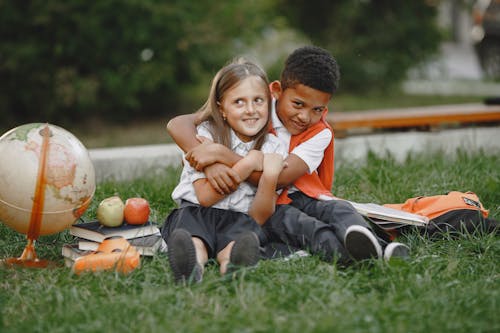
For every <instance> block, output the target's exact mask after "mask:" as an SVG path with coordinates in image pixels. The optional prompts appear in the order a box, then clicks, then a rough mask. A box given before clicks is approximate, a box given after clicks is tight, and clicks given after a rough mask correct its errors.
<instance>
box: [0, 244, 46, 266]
mask: <svg viewBox="0 0 500 333" xmlns="http://www.w3.org/2000/svg"><path fill="white" fill-rule="evenodd" d="M0 263H1V264H2V265H3V266H8V267H26V268H47V267H49V266H55V264H54V263H52V262H51V261H48V260H43V259H38V257H37V256H36V252H35V241H34V240H32V239H28V243H27V244H26V247H25V248H24V251H23V253H22V254H21V256H20V257H19V258H14V257H13V258H6V259H3V260H1V261H0Z"/></svg>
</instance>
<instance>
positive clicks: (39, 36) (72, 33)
mask: <svg viewBox="0 0 500 333" xmlns="http://www.w3.org/2000/svg"><path fill="white" fill-rule="evenodd" d="M272 4H273V2H272V0H271V1H270V0H267V1H266V0H249V1H238V0H233V1H215V2H214V1H206V2H204V1H184V0H170V1H164V0H99V1H87V0H71V1H66V0H32V1H8V0H0V122H1V123H2V127H5V128H8V127H10V126H12V125H15V124H19V123H20V122H31V121H49V122H56V123H60V124H68V123H72V122H75V121H81V120H88V119H92V118H104V119H107V120H111V119H113V120H130V119H134V118H136V117H148V116H159V115H166V114H169V113H171V114H173V113H176V107H177V103H178V101H179V95H180V93H181V91H182V89H183V88H184V87H186V86H188V85H189V84H191V83H193V82H196V81H197V79H199V78H200V75H202V74H203V73H207V72H210V73H213V72H214V71H215V70H216V69H217V68H218V67H220V66H221V65H222V64H223V63H224V62H225V61H227V60H228V59H229V58H230V57H231V56H233V55H234V52H235V45H241V44H247V43H249V42H250V41H251V40H252V38H253V37H255V36H256V35H257V36H259V32H260V31H261V30H262V29H263V28H264V27H265V26H266V25H268V24H269V23H270V18H272V11H271V7H270V6H272ZM207 86H208V83H207Z"/></svg>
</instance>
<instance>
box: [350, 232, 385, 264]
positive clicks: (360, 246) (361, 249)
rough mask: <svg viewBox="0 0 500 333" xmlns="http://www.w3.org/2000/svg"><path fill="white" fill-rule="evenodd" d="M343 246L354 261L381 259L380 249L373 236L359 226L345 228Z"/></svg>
mask: <svg viewBox="0 0 500 333" xmlns="http://www.w3.org/2000/svg"><path fill="white" fill-rule="evenodd" d="M344 245H345V247H346V249H347V252H349V254H350V255H351V257H353V258H354V259H355V260H363V259H369V258H380V257H382V247H381V246H380V244H379V243H378V241H377V238H375V235H374V234H373V233H372V232H371V231H370V230H369V229H368V228H366V227H363V226H360V225H352V226H350V227H349V228H347V231H346V234H345V238H344Z"/></svg>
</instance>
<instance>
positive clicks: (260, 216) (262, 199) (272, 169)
mask: <svg viewBox="0 0 500 333" xmlns="http://www.w3.org/2000/svg"><path fill="white" fill-rule="evenodd" d="M283 165H284V162H283V156H282V155H280V154H277V153H271V154H264V161H263V171H262V175H261V177H260V180H259V185H258V187H257V193H256V194H255V198H254V200H253V202H252V206H251V207H250V209H249V211H248V214H249V215H250V216H251V217H253V219H254V220H255V221H257V223H258V224H260V225H263V224H264V223H265V222H266V221H267V219H268V218H269V217H270V216H271V215H272V214H273V213H274V211H275V209H276V199H277V197H278V195H277V194H276V185H277V183H278V176H279V174H280V172H281V170H282V169H283Z"/></svg>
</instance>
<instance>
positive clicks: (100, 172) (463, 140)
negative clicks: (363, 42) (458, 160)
mask: <svg viewBox="0 0 500 333" xmlns="http://www.w3.org/2000/svg"><path fill="white" fill-rule="evenodd" d="M458 148H463V149H465V150H470V151H472V150H477V149H483V150H484V151H486V152H487V153H491V154H499V153H500V127H474V128H460V129H448V130H441V131H437V132H415V131H412V132H398V133H382V134H369V135H359V136H351V137H347V138H342V139H336V140H335V164H336V165H337V166H338V165H340V164H341V163H343V162H360V163H364V161H365V159H366V156H367V153H368V151H369V150H371V151H373V152H374V153H375V154H377V155H378V156H384V155H386V154H387V153H390V154H391V155H393V156H394V158H396V159H397V160H398V161H403V160H404V159H405V158H406V156H407V155H408V154H409V153H420V152H428V151H439V152H442V153H444V154H454V153H455V152H456V151H457V149H458ZM89 154H90V158H91V159H92V162H93V163H94V167H95V171H96V180H97V182H98V183H100V182H103V181H107V180H114V181H128V180H133V179H135V178H139V177H143V176H151V175H155V174H160V173H162V172H163V171H164V170H165V168H167V167H179V166H180V165H181V161H182V151H181V150H180V149H179V148H178V147H177V146H176V145H174V144H162V145H147V146H132V147H118V148H99V149H90V150H89Z"/></svg>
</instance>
